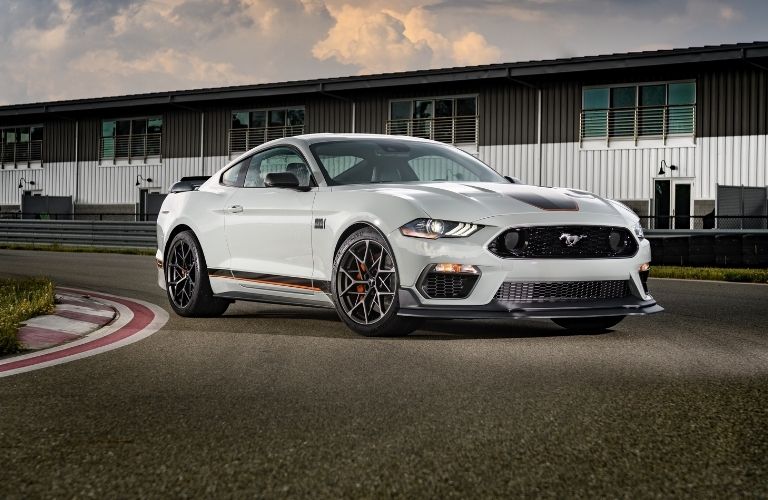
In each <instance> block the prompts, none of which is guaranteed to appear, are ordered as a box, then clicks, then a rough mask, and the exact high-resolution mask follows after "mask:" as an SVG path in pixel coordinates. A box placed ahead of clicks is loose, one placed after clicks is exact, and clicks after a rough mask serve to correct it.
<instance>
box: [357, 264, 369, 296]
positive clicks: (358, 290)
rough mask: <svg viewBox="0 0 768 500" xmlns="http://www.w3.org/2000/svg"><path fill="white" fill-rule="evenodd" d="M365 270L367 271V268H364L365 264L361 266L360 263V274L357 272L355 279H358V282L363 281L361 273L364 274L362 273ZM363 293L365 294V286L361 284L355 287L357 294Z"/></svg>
mask: <svg viewBox="0 0 768 500" xmlns="http://www.w3.org/2000/svg"><path fill="white" fill-rule="evenodd" d="M367 270H368V268H367V267H365V264H362V263H361V264H360V272H359V273H357V279H359V280H360V281H362V280H363V274H362V273H364V272H365V271H367ZM363 292H365V285H363V284H362V283H361V284H359V285H357V293H363Z"/></svg>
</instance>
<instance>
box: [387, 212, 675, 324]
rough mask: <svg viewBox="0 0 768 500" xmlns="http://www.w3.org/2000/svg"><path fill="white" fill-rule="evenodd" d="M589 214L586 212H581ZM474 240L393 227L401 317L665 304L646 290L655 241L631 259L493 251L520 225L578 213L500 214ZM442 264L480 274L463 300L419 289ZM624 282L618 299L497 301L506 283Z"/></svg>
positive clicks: (538, 314) (623, 311) (603, 310)
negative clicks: (645, 271)
mask: <svg viewBox="0 0 768 500" xmlns="http://www.w3.org/2000/svg"><path fill="white" fill-rule="evenodd" d="M582 217H583V216H582ZM592 219H594V220H590V221H589V223H591V224H593V225H608V226H610V225H615V226H620V225H623V222H622V221H620V220H616V219H611V218H603V219H601V218H598V217H592ZM482 222H488V225H486V226H485V227H484V228H483V229H481V230H480V231H478V232H477V233H475V234H473V235H472V236H470V237H467V238H440V239H437V240H423V239H419V238H410V237H406V236H403V235H401V234H400V232H399V231H393V232H392V233H391V234H389V235H388V238H389V240H390V243H391V245H392V249H393V252H394V254H395V259H396V261H397V266H398V271H399V278H400V287H401V289H400V292H399V298H400V313H399V314H400V315H402V316H413V317H432V318H510V317H512V318H571V317H597V316H627V315H638V314H651V313H656V312H660V311H662V310H663V309H662V308H661V307H660V306H659V305H658V304H656V301H655V300H654V299H653V297H652V296H651V295H649V294H648V293H647V292H646V291H645V289H644V287H643V276H641V274H640V272H639V269H640V266H641V265H643V264H646V263H649V262H650V261H651V250H650V244H649V242H648V241H647V240H641V241H640V242H639V248H638V251H637V253H636V254H635V255H633V256H632V257H626V258H572V259H566V258H550V259H542V258H539V259H536V258H501V257H498V256H496V255H494V254H493V253H491V252H490V251H489V250H488V242H489V241H491V240H492V239H493V238H494V237H495V236H496V235H497V234H499V233H500V232H501V231H504V230H505V229H506V228H508V227H513V226H520V225H526V224H529V225H533V224H541V225H568V224H584V220H583V218H579V216H578V214H567V213H564V214H562V215H550V216H548V217H547V220H546V222H545V221H540V220H534V219H533V218H532V217H531V218H529V217H526V216H524V215H521V216H514V217H513V216H499V217H494V218H492V219H488V220H487V221H482ZM436 263H456V264H468V265H473V266H475V267H476V268H477V269H478V270H479V271H480V273H479V278H478V279H477V281H476V283H475V284H474V286H473V288H472V291H471V293H469V294H468V295H467V296H466V297H464V298H431V297H430V296H427V295H426V294H425V293H424V292H423V291H422V290H421V289H420V287H419V282H420V277H421V276H422V275H423V273H424V272H425V269H429V267H430V266H432V265H433V264H436ZM571 281H572V282H587V281H625V282H627V284H628V288H629V292H630V293H629V294H628V296H625V297H622V298H613V299H607V298H606V299H581V298H579V299H578V300H570V299H563V300H559V301H547V300H546V299H544V300H541V301H532V302H525V303H514V302H512V301H510V300H498V299H497V292H498V291H499V289H500V287H501V286H502V285H503V284H504V283H509V282H513V283H514V282H527V283H557V282H571Z"/></svg>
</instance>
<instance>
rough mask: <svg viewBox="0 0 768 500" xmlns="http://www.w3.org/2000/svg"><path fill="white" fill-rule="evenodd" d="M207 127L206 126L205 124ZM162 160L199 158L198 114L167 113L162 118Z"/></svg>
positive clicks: (188, 112) (194, 112) (183, 112)
mask: <svg viewBox="0 0 768 500" xmlns="http://www.w3.org/2000/svg"><path fill="white" fill-rule="evenodd" d="M206 125H207V124H206ZM162 155H163V158H189V157H195V156H197V157H199V156H200V112H199V111H189V110H181V109H179V110H173V111H168V112H167V113H165V115H164V116H163V137H162Z"/></svg>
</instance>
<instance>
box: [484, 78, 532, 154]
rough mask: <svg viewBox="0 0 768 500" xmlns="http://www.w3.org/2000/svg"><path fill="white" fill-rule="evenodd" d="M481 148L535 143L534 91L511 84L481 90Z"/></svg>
mask: <svg viewBox="0 0 768 500" xmlns="http://www.w3.org/2000/svg"><path fill="white" fill-rule="evenodd" d="M477 104H478V106H477V107H478V113H479V116H480V131H479V135H480V146H494V145H510V144H532V143H535V142H536V126H537V118H536V90H535V89H532V88H530V87H525V86H523V85H518V84H515V83H512V82H509V83H505V84H501V85H494V86H491V87H487V88H485V89H482V90H481V91H480V94H479V96H478V103H477Z"/></svg>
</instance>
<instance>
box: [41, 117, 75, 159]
mask: <svg viewBox="0 0 768 500" xmlns="http://www.w3.org/2000/svg"><path fill="white" fill-rule="evenodd" d="M74 160H75V122H74V121H73V120H51V121H47V122H45V123H44V124H43V162H44V163H51V162H62V161H74Z"/></svg>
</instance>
